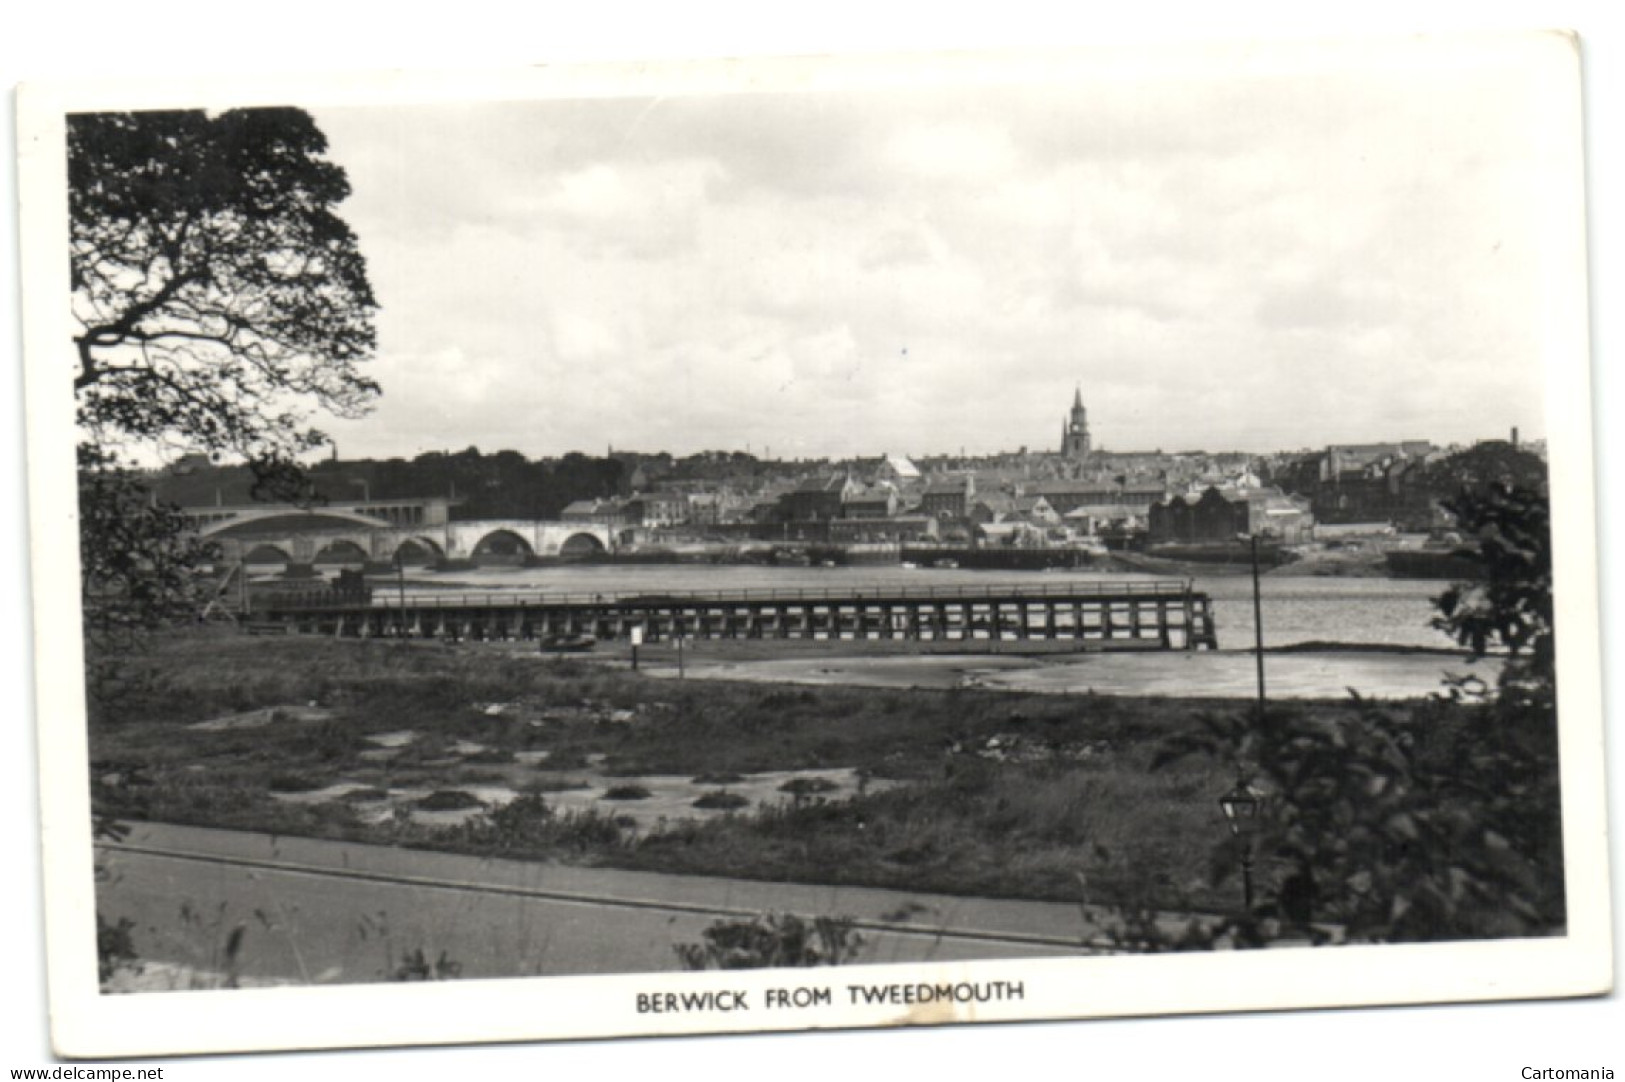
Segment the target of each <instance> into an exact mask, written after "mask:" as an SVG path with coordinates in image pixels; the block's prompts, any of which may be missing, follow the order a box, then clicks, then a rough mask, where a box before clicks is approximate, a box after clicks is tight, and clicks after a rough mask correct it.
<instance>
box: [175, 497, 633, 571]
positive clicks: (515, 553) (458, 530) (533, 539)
mask: <svg viewBox="0 0 1625 1082" xmlns="http://www.w3.org/2000/svg"><path fill="white" fill-rule="evenodd" d="M198 532H199V534H200V535H201V536H202V537H204V538H205V539H207V540H210V541H213V542H214V543H215V544H217V545H219V546H220V550H221V555H222V556H223V557H224V558H225V559H226V560H227V561H229V562H232V563H237V562H241V561H243V560H245V559H248V558H251V557H252V558H255V559H256V560H261V561H265V562H269V561H272V560H276V559H280V560H281V561H282V562H284V563H288V564H305V565H309V564H315V563H318V562H326V561H332V562H346V561H355V560H364V561H366V562H368V563H373V564H387V563H394V562H395V561H396V560H397V558H398V559H400V560H401V561H402V562H404V563H409V564H414V563H430V564H435V563H442V562H446V561H457V560H475V559H478V558H481V557H485V558H492V557H495V558H499V559H502V560H511V561H514V562H523V561H524V560H526V559H530V558H532V557H538V556H590V555H594V554H597V553H602V552H609V551H613V550H614V549H615V547H616V543H617V537H616V532H615V529H614V528H613V527H612V526H610V525H609V524H608V523H602V522H540V521H530V520H523V519H484V520H475V521H468V522H445V523H438V524H434V525H429V524H424V523H417V524H411V525H398V524H395V523H391V522H388V521H385V520H384V519H381V518H375V517H372V516H369V515H365V514H361V513H358V512H354V511H344V510H336V509H320V510H297V509H290V508H267V509H266V510H265V511H264V512H263V513H256V514H237V515H234V516H233V517H231V518H230V519H229V520H226V521H221V522H215V523H209V524H205V525H202V527H201V528H200V529H199V531H198Z"/></svg>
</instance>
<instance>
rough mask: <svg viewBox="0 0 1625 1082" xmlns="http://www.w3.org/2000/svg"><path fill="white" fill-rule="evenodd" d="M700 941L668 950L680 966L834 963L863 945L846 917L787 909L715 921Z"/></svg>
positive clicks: (850, 957)
mask: <svg viewBox="0 0 1625 1082" xmlns="http://www.w3.org/2000/svg"><path fill="white" fill-rule="evenodd" d="M702 939H703V941H702V942H700V943H679V944H676V945H675V946H674V947H673V948H672V949H673V950H675V951H676V952H677V959H678V961H679V962H680V963H681V964H682V966H683V968H684V969H693V970H699V969H779V968H791V967H810V966H825V965H828V966H838V965H843V964H845V963H847V962H850V961H852V960H853V959H855V958H856V957H857V956H858V954H859V952H860V951H862V949H863V946H864V940H863V936H862V935H861V934H859V932H858V931H857V928H856V927H855V926H854V924H853V921H852V919H851V918H850V917H814V918H813V919H811V920H804V919H802V918H801V917H798V916H795V915H794V914H792V913H763V914H760V915H758V916H755V917H750V918H747V919H741V920H719V921H717V922H716V923H714V924H712V925H711V927H709V928H707V929H706V930H705V932H704V933H703V934H702Z"/></svg>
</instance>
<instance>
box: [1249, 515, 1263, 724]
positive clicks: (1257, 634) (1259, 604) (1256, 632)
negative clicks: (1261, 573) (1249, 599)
mask: <svg viewBox="0 0 1625 1082" xmlns="http://www.w3.org/2000/svg"><path fill="white" fill-rule="evenodd" d="M1252 551H1253V657H1254V658H1255V659H1256V660H1257V662H1258V721H1259V723H1260V724H1263V721H1264V600H1263V596H1262V593H1261V591H1260V590H1259V586H1258V535H1257V534H1253V535H1252Z"/></svg>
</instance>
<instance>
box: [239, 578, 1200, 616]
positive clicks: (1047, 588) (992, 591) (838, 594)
mask: <svg viewBox="0 0 1625 1082" xmlns="http://www.w3.org/2000/svg"><path fill="white" fill-rule="evenodd" d="M1193 589H1194V585H1193V583H1192V582H1190V581H1188V580H1186V581H1179V582H1170V581H1167V580H1161V581H1155V582H1145V581H1138V580H1126V581H1112V582H1087V583H1080V582H1068V583H1043V584H1039V585H1034V584H1032V583H1028V582H1019V583H990V584H987V585H976V586H880V585H876V586H866V587H861V588H858V587H851V586H846V587H829V588H823V589H806V588H798V589H739V590H660V591H640V592H636V593H631V592H626V591H613V590H606V591H598V592H593V593H586V592H566V593H558V592H548V591H537V590H527V589H514V590H502V591H485V592H483V593H463V592H458V593H453V592H451V591H444V592H442V591H439V590H421V591H419V590H412V589H411V588H410V587H408V589H407V591H406V596H405V606H406V607H407V608H429V609H436V608H446V609H468V608H503V607H510V606H511V607H519V606H561V607H562V606H591V605H617V606H621V605H661V606H670V605H752V604H763V603H767V604H771V603H774V602H860V601H921V602H932V601H993V600H1000V599H1003V600H1025V599H1029V598H1030V599H1032V600H1043V599H1045V598H1056V599H1059V598H1125V599H1126V598H1157V597H1165V598H1182V597H1185V596H1187V595H1189V594H1191V593H1192V592H1193ZM332 604H333V602H332V601H331V600H330V601H328V605H332ZM401 606H402V597H401V595H400V593H398V592H396V591H394V590H391V589H390V588H389V587H387V586H379V587H377V588H375V589H374V591H373V596H372V602H371V605H370V606H369V607H371V608H386V609H387V608H400V607H401ZM266 607H267V608H271V609H277V608H286V609H309V608H319V607H327V606H324V605H322V604H321V603H320V602H317V603H316V604H314V605H313V604H312V601H311V599H310V598H308V597H305V598H301V597H299V596H298V595H292V596H289V597H287V598H286V599H283V598H270V599H267V601H266ZM335 607H338V606H335ZM342 607H353V605H352V606H342Z"/></svg>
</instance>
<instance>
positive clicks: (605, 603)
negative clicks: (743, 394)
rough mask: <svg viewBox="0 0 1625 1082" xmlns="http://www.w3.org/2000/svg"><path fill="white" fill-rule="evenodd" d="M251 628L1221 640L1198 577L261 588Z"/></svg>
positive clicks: (340, 632) (1194, 645)
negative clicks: (284, 591)
mask: <svg viewBox="0 0 1625 1082" xmlns="http://www.w3.org/2000/svg"><path fill="white" fill-rule="evenodd" d="M248 626H249V629H250V630H253V631H260V632H286V633H306V634H320V635H332V636H337V637H351V636H360V637H393V638H437V639H450V640H520V641H523V640H547V639H553V638H561V637H562V638H568V637H579V636H589V635H590V636H592V637H593V638H595V639H598V640H631V639H633V638H638V639H641V641H643V642H662V641H672V640H675V639H765V640H772V639H798V640H807V639H844V640H875V639H915V640H919V641H922V642H950V641H968V640H974V639H983V640H988V639H992V640H1000V639H1003V640H1070V641H1073V642H1076V643H1078V644H1079V645H1080V647H1087V648H1094V649H1127V650H1133V649H1163V650H1195V649H1198V648H1199V647H1207V648H1208V649H1217V647H1218V640H1217V635H1216V632H1215V630H1214V626H1213V608H1212V603H1211V601H1210V600H1209V598H1208V595H1207V594H1205V593H1203V592H1201V591H1198V590H1195V589H1193V588H1192V586H1191V584H1190V583H1189V582H1167V581H1164V582H1137V581H1136V582H1091V583H1056V584H1049V583H1046V584H1044V585H1032V584H1025V583H1023V584H1004V585H993V584H990V585H985V586H984V585H977V586H964V587H943V586H930V587H876V588H865V589H830V590H761V589H756V590H736V591H706V592H676V593H661V594H648V593H644V594H559V593H547V594H538V593H530V592H522V591H501V592H497V591H493V592H490V593H483V594H456V595H445V594H438V593H429V594H420V595H417V596H412V595H409V594H405V593H404V592H403V593H402V594H398V595H397V594H393V593H392V592H391V591H388V590H378V591H376V593H375V594H374V595H372V596H369V597H365V598H359V597H356V596H354V595H342V594H337V593H329V592H327V591H320V592H312V593H309V594H304V595H298V594H289V595H285V596H273V597H269V598H265V599H264V600H263V603H262V604H257V605H256V606H255V611H254V612H253V614H252V616H251V617H250V620H249V624H248Z"/></svg>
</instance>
